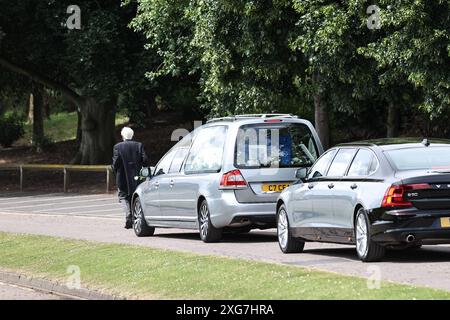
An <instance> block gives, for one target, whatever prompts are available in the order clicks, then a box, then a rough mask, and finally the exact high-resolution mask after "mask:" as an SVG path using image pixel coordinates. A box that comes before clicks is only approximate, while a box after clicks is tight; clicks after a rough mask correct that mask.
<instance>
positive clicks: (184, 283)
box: [0, 233, 450, 299]
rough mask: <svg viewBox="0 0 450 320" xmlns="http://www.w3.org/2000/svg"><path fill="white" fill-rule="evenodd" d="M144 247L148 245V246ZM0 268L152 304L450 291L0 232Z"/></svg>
mask: <svg viewBox="0 0 450 320" xmlns="http://www.w3.org/2000/svg"><path fill="white" fill-rule="evenodd" d="M149 241H151V239H149ZM0 248H1V249H0V268H1V269H3V270H11V271H18V272H23V273H26V274H32V275H37V276H42V277H46V278H48V279H54V280H58V281H63V282H65V281H66V279H67V277H68V276H69V274H66V270H67V268H68V266H70V265H76V266H79V268H80V270H81V283H82V286H83V287H90V288H96V289H100V290H103V291H104V292H108V293H112V294H118V295H122V296H127V297H134V298H155V299H173V298H179V299H414V298H416V299H442V298H443V299H449V298H450V292H445V291H440V290H434V289H428V288H417V287H412V286H407V285H399V284H393V283H389V282H383V283H382V284H381V288H380V289H368V288H367V282H366V280H365V279H362V278H356V277H349V276H342V275H337V274H333V273H328V272H321V271H315V270H311V269H306V268H301V267H294V266H282V265H277V264H270V263H262V262H254V261H247V260H239V259H231V258H223V257H214V256H203V255H197V254H189V253H182V252H177V251H169V250H160V249H152V248H145V247H138V246H128V245H119V244H101V243H96V242H89V241H76V240H65V239H61V238H55V237H46V236H31V235H18V234H10V233H0Z"/></svg>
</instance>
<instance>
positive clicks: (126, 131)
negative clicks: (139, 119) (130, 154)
mask: <svg viewBox="0 0 450 320" xmlns="http://www.w3.org/2000/svg"><path fill="white" fill-rule="evenodd" d="M120 134H121V135H122V138H123V140H131V139H133V135H134V131H133V129H131V128H130V127H123V129H122V131H121V132H120Z"/></svg>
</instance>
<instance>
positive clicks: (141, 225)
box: [133, 198, 155, 237]
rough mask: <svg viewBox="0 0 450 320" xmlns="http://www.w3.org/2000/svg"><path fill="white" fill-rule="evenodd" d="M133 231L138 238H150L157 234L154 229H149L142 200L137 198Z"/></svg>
mask: <svg viewBox="0 0 450 320" xmlns="http://www.w3.org/2000/svg"><path fill="white" fill-rule="evenodd" d="M133 229H134V233H135V234H136V235H137V236H138V237H149V236H152V235H153V234H154V233H155V228H154V227H149V226H148V225H147V222H146V221H145V217H144V211H143V210H142V205H141V200H139V198H136V199H135V200H134V204H133Z"/></svg>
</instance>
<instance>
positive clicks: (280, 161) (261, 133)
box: [235, 123, 318, 168]
mask: <svg viewBox="0 0 450 320" xmlns="http://www.w3.org/2000/svg"><path fill="white" fill-rule="evenodd" d="M235 151H236V152H235V164H236V167H238V168H269V167H281V168H289V167H310V166H312V165H313V164H314V162H315V160H316V159H317V156H318V151H317V146H316V142H315V140H314V137H313V135H312V133H311V131H310V130H309V128H308V127H307V126H306V125H304V124H300V123H282V124H279V123H277V124H258V125H246V126H242V127H241V128H240V129H239V133H238V135H237V139H236V149H235Z"/></svg>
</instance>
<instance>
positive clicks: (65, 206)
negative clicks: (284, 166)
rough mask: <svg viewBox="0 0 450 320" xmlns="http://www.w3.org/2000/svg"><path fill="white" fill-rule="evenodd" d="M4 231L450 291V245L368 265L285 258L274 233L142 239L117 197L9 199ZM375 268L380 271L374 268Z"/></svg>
mask: <svg viewBox="0 0 450 320" xmlns="http://www.w3.org/2000/svg"><path fill="white" fill-rule="evenodd" d="M0 231H6V232H19V233H29V234H43V235H51V236H60V237H67V238H73V239H83V240H93V241H100V242H112V243H127V244H134V245H141V246H149V247H157V248H167V249H174V250H180V251H189V252H196V253H201V254H213V255H221V256H229V257H236V258H246V259H254V260H260V261H267V262H275V263H281V264H289V265H297V266H304V267H312V268H317V269H321V270H327V271H332V272H338V273H343V274H349V275H357V276H363V277H369V276H372V275H374V273H376V272H380V274H381V277H382V279H383V280H390V281H395V282H402V283H409V284H415V285H421V286H430V287H435V288H441V289H445V290H449V291H450V246H424V247H423V248H422V249H420V250H412V251H408V252H401V251H393V252H389V253H388V255H387V257H386V259H385V260H384V261H383V262H380V263H371V264H365V263H362V262H360V261H359V260H358V259H357V258H356V253H355V250H354V248H353V247H349V246H342V245H333V244H320V243H307V244H306V247H305V252H304V253H302V254H291V255H284V254H282V253H281V252H280V250H279V248H278V244H277V242H276V235H275V231H274V230H269V231H252V232H250V233H249V234H244V235H226V236H225V238H224V240H223V241H222V242H220V243H215V244H205V243H202V242H201V241H200V240H199V236H198V233H196V232H193V231H190V230H179V229H157V231H156V234H155V236H154V237H150V238H137V237H136V236H135V235H134V233H133V231H131V230H125V229H124V228H123V220H122V213H121V210H120V206H119V204H118V203H117V198H116V197H115V196H114V195H63V194H52V195H45V196H42V195H41V196H39V195H30V194H16V195H14V194H9V195H7V196H5V195H3V196H0ZM374 266H376V267H378V268H379V269H377V270H374V268H373V267H374Z"/></svg>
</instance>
